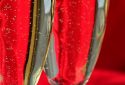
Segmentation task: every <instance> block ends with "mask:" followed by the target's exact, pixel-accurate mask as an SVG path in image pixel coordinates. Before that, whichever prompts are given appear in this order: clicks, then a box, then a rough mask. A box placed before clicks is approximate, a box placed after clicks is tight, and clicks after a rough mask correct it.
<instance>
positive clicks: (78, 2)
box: [53, 0, 95, 85]
mask: <svg viewBox="0 0 125 85" xmlns="http://www.w3.org/2000/svg"><path fill="white" fill-rule="evenodd" d="M94 14H95V0H57V1H56V10H55V20H54V28H53V32H54V36H55V50H56V56H57V59H58V67H59V73H58V76H57V77H56V81H58V83H59V84H61V85H76V84H78V83H80V82H82V81H83V80H84V75H85V67H86V63H87V58H88V52H89V49H90V42H91V37H92V31H93V26H94Z"/></svg>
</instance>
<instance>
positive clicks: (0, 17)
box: [0, 0, 30, 85]
mask: <svg viewBox="0 0 125 85" xmlns="http://www.w3.org/2000/svg"><path fill="white" fill-rule="evenodd" d="M29 16H30V0H1V1H0V85H23V74H24V73H23V72H24V63H25V58H26V51H27V45H28V35H29V18H30V17H29Z"/></svg>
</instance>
